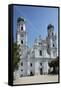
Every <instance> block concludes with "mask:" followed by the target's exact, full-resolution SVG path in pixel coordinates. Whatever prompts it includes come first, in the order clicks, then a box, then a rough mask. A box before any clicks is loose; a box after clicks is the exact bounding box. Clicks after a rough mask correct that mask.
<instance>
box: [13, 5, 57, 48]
mask: <svg viewBox="0 0 61 90" xmlns="http://www.w3.org/2000/svg"><path fill="white" fill-rule="evenodd" d="M18 17H24V18H25V25H26V32H27V38H28V39H27V40H28V42H27V44H28V46H29V47H31V46H32V45H33V43H34V40H35V39H36V38H37V37H38V36H40V35H41V38H42V39H45V38H46V36H47V26H48V25H49V24H53V25H54V32H55V33H57V35H58V8H51V7H50V8H49V7H31V6H14V8H13V29H14V33H13V34H14V35H13V36H14V41H16V32H17V18H18Z"/></svg>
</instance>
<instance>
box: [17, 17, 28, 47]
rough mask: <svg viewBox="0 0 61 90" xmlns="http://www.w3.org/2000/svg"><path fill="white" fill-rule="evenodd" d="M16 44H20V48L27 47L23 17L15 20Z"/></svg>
mask: <svg viewBox="0 0 61 90" xmlns="http://www.w3.org/2000/svg"><path fill="white" fill-rule="evenodd" d="M17 44H20V45H21V46H25V45H27V33H26V27H25V19H24V18H23V17H19V18H18V19H17Z"/></svg>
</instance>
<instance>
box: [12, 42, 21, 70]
mask: <svg viewBox="0 0 61 90" xmlns="http://www.w3.org/2000/svg"><path fill="white" fill-rule="evenodd" d="M19 52H20V45H17V43H16V42H15V43H13V70H15V69H18V62H19V61H20V56H21V55H20V54H19Z"/></svg>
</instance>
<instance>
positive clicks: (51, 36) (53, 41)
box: [47, 24, 57, 58]
mask: <svg viewBox="0 0 61 90" xmlns="http://www.w3.org/2000/svg"><path fill="white" fill-rule="evenodd" d="M47 30H48V36H47V46H48V47H47V48H48V49H47V50H48V53H49V54H50V56H51V57H53V58H54V57H56V56H57V37H56V34H55V33H54V26H53V25H52V24H49V25H48V27H47Z"/></svg>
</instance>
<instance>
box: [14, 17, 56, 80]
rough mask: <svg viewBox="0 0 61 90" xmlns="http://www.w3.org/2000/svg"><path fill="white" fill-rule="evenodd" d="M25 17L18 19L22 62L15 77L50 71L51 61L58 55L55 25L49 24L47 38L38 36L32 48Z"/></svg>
mask: <svg viewBox="0 0 61 90" xmlns="http://www.w3.org/2000/svg"><path fill="white" fill-rule="evenodd" d="M25 22H26V21H25V19H24V18H23V17H19V18H18V19H17V33H16V39H17V44H18V45H20V47H21V51H20V54H21V56H20V62H19V63H18V70H16V71H15V72H14V78H20V77H26V76H33V75H45V74H48V73H49V70H50V67H49V62H51V61H52V60H54V58H56V57H57V35H56V33H54V25H52V24H49V25H48V26H47V36H46V38H45V39H42V38H41V35H39V37H38V38H36V39H35V40H34V44H33V46H32V47H31V48H29V47H28V45H27V32H26V25H25Z"/></svg>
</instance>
